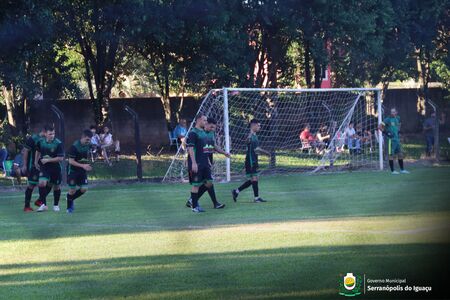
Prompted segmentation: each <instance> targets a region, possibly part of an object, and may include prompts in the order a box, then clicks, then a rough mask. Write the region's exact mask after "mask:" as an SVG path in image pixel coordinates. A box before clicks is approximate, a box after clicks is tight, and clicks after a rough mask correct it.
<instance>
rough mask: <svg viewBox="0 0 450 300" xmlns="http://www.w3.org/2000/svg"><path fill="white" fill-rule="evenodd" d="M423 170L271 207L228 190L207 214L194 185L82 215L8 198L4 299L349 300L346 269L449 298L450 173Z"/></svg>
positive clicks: (347, 176) (293, 189) (348, 180)
mask: <svg viewBox="0 0 450 300" xmlns="http://www.w3.org/2000/svg"><path fill="white" fill-rule="evenodd" d="M411 171H412V173H411V174H409V175H405V176H403V175H402V176H392V175H390V174H388V173H386V172H356V173H342V174H334V175H318V176H301V175H289V176H278V177H263V178H262V179H261V183H260V190H261V193H262V196H264V198H267V199H268V200H269V202H267V203H263V204H254V203H252V202H251V198H252V195H251V191H250V190H249V191H244V192H243V193H242V194H241V195H240V197H239V201H238V202H237V203H233V202H232V201H231V199H230V195H229V190H230V189H231V188H232V187H235V186H237V185H238V184H239V183H238V182H232V183H229V184H217V186H216V190H217V194H218V198H219V199H220V200H221V201H223V202H224V203H226V205H227V207H226V208H225V209H224V210H213V209H211V208H210V206H211V205H210V203H209V200H208V197H207V196H205V197H204V198H202V200H201V203H202V204H203V206H204V207H205V208H206V209H207V212H206V213H204V214H200V215H196V214H193V213H192V212H190V211H189V209H187V208H185V207H184V202H185V200H186V197H187V195H188V190H189V186H188V185H185V184H134V185H128V186H125V185H122V186H112V187H107V186H101V187H100V186H98V187H91V189H90V191H89V192H88V194H87V195H86V196H84V197H83V198H81V199H79V200H77V203H76V213H74V214H73V215H67V214H65V213H63V212H60V213H54V212H47V213H42V214H39V213H29V214H25V213H23V212H21V208H22V201H23V196H22V193H19V192H0V193H1V194H0V198H1V200H0V257H1V259H0V299H27V298H28V299H119V298H125V297H127V298H131V299H217V298H222V299H264V298H271V299H280V298H286V299H287V298H289V299H299V298H302V299H339V298H338V297H339V296H338V295H337V292H338V284H339V280H340V278H339V275H340V274H345V273H346V272H353V273H356V274H363V273H364V274H366V275H367V276H370V277H372V278H390V277H391V278H407V279H408V281H409V282H410V283H414V282H416V283H417V284H422V285H426V284H430V283H433V284H434V287H433V288H434V289H436V290H438V289H439V288H440V286H439V285H438V284H437V283H436V282H438V280H439V278H443V276H444V275H447V274H444V273H445V272H448V271H446V267H443V266H447V265H448V264H447V262H448V249H449V248H448V247H449V242H450V238H449V235H448V229H449V228H450V227H449V217H450V203H449V201H448V195H449V194H450V185H449V184H448V178H449V176H450V167H448V166H443V167H435V168H415V169H412V170H411ZM51 198H52V197H50V200H51ZM62 206H63V207H65V204H64V203H63V205H62ZM377 295H378V296H380V295H379V294H372V297H376V296H377ZM384 295H386V294H384ZM447 295H448V294H447ZM366 296H370V295H366ZM388 296H389V295H388ZM394 296H398V294H397V295H392V297H394ZM383 297H385V296H383Z"/></svg>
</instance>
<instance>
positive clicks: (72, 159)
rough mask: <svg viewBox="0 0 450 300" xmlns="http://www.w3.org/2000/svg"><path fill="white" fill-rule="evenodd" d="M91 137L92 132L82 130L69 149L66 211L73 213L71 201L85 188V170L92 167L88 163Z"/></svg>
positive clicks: (81, 193)
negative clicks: (79, 136)
mask: <svg viewBox="0 0 450 300" xmlns="http://www.w3.org/2000/svg"><path fill="white" fill-rule="evenodd" d="M91 138H92V132H91V131H90V130H84V131H83V133H82V135H81V138H80V139H79V140H77V141H75V142H74V143H73V145H72V146H71V147H70V149H69V165H68V166H67V184H68V185H69V192H68V193H67V195H66V199H67V212H68V213H73V211H74V209H75V207H74V205H73V201H74V200H75V199H77V198H78V197H81V196H82V195H83V194H84V193H86V190H87V185H88V179H87V172H89V171H91V170H92V167H91V166H90V165H89V164H88V161H89V160H88V154H89V150H90V148H91Z"/></svg>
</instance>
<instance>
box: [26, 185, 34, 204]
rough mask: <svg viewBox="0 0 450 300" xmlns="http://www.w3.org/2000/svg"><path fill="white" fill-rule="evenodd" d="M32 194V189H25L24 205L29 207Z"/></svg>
mask: <svg viewBox="0 0 450 300" xmlns="http://www.w3.org/2000/svg"><path fill="white" fill-rule="evenodd" d="M32 195H33V189H30V188H27V189H26V190H25V207H30V202H31V196H32Z"/></svg>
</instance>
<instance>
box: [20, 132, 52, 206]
mask: <svg viewBox="0 0 450 300" xmlns="http://www.w3.org/2000/svg"><path fill="white" fill-rule="evenodd" d="M44 136H45V130H44V128H42V129H41V131H40V132H39V134H32V135H31V136H30V137H28V138H27V140H26V141H25V145H24V148H23V151H22V161H23V166H22V174H23V175H26V176H27V179H28V186H27V188H26V190H25V207H24V208H23V211H24V212H30V211H33V209H32V208H31V206H30V202H31V196H32V195H33V190H34V188H35V187H36V185H37V184H38V183H39V170H38V169H36V167H35V164H34V159H35V157H36V147H37V143H38V142H39V141H40V140H41V139H42V138H44ZM49 192H50V191H49ZM35 204H36V206H41V205H42V202H41V200H40V199H38V200H36V201H35Z"/></svg>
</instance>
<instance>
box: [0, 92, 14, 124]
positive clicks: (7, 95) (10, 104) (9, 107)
mask: <svg viewBox="0 0 450 300" xmlns="http://www.w3.org/2000/svg"><path fill="white" fill-rule="evenodd" d="M2 88H3V98H4V99H5V102H6V112H7V117H8V124H9V125H11V126H12V127H16V125H17V124H16V118H15V103H14V87H13V85H11V86H9V88H8V87H7V86H3V87H2Z"/></svg>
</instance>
